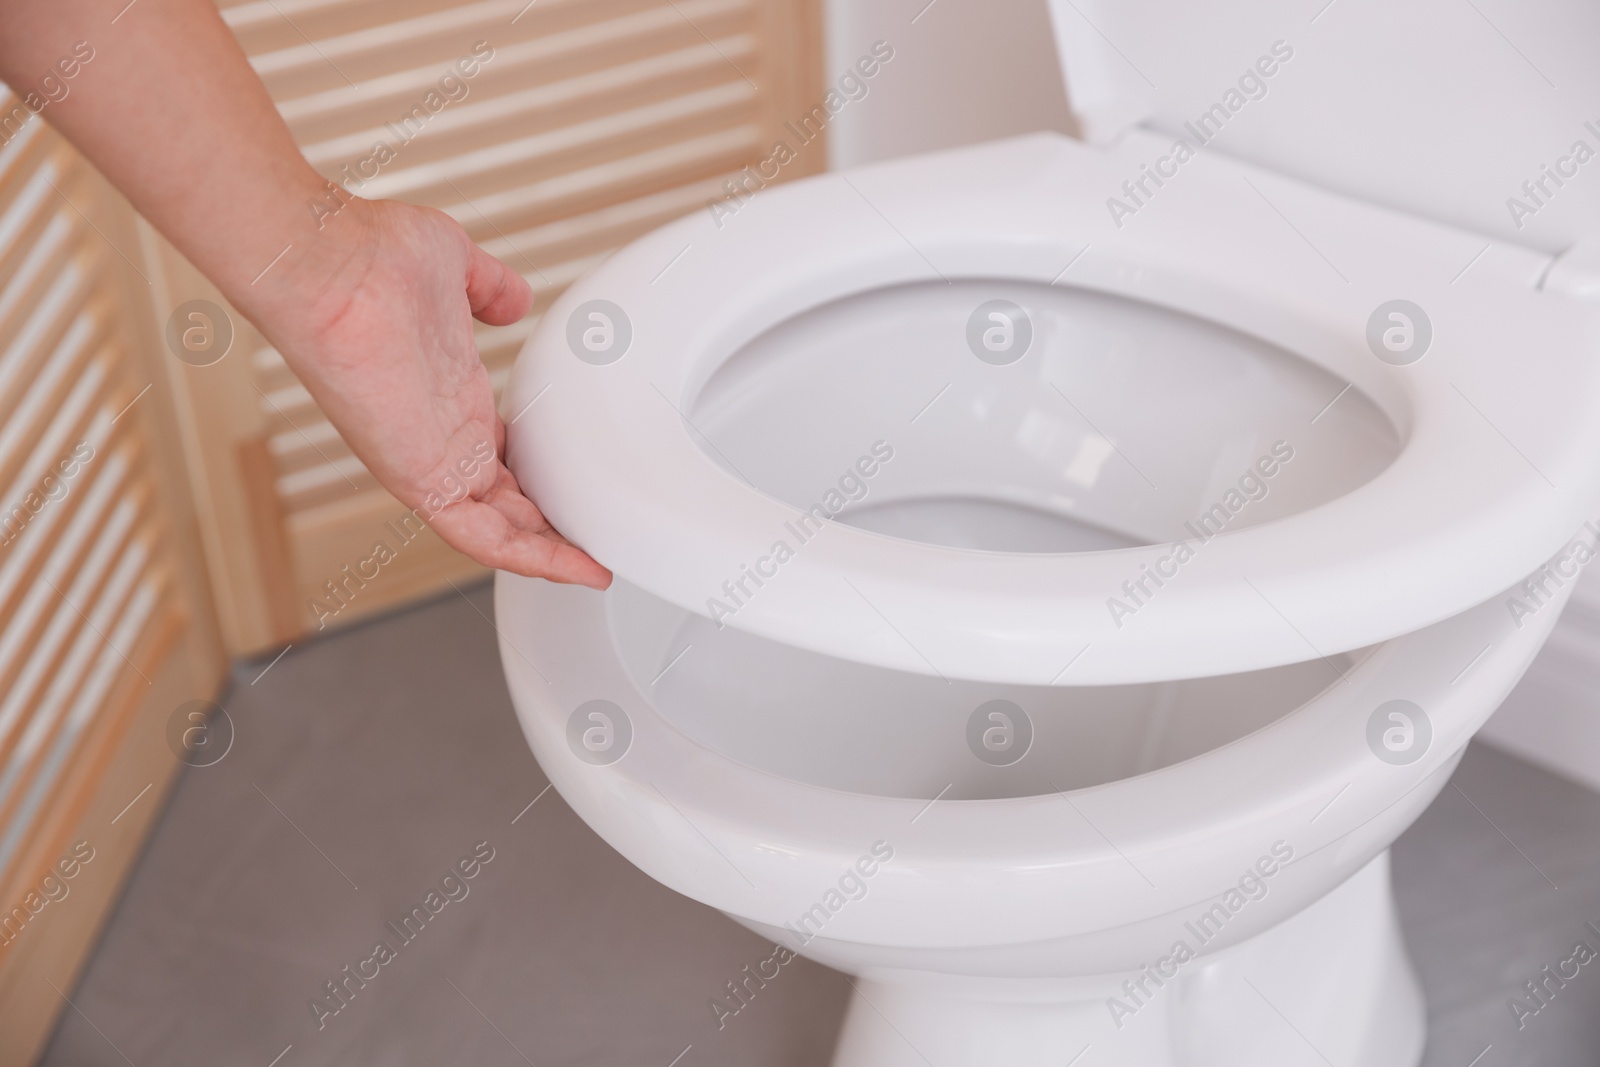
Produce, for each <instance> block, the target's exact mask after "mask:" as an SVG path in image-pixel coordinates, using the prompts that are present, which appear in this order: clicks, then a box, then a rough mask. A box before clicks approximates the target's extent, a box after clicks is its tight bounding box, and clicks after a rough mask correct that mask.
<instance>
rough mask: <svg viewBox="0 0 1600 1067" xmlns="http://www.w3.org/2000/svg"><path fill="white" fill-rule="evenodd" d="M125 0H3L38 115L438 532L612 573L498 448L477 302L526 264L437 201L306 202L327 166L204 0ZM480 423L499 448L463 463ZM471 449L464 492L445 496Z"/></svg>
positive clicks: (476, 549) (501, 307)
mask: <svg viewBox="0 0 1600 1067" xmlns="http://www.w3.org/2000/svg"><path fill="white" fill-rule="evenodd" d="M126 3H127V0H0V79H3V80H4V81H5V82H6V83H7V84H8V85H10V86H11V87H12V88H13V90H14V91H15V92H16V93H17V94H18V95H22V96H26V94H28V93H29V92H34V93H36V94H37V96H36V98H35V99H36V100H44V101H48V102H47V103H45V104H44V107H43V110H42V112H41V117H42V118H44V119H46V120H48V121H49V122H50V124H51V125H53V126H54V127H56V128H57V129H59V130H60V131H61V132H62V133H63V134H64V135H65V136H66V137H67V138H68V139H69V140H71V141H72V142H73V144H74V145H76V146H77V147H78V149H79V150H80V151H82V152H83V154H84V155H85V156H87V157H88V158H89V159H90V160H91V161H92V162H93V163H94V164H95V165H96V166H97V167H99V168H100V170H101V171H102V172H103V173H104V174H105V175H106V177H107V178H109V179H110V181H111V182H112V183H113V184H114V185H116V186H117V188H119V189H120V190H121V191H122V192H123V194H124V195H126V196H127V197H128V199H129V200H130V201H132V203H133V205H134V206H135V207H136V208H138V210H139V211H140V212H141V213H142V214H143V215H144V216H145V218H147V219H149V220H150V222H151V223H152V224H153V225H154V226H155V227H156V228H157V229H158V230H160V231H161V232H162V233H163V234H165V235H166V237H167V239H168V240H170V241H171V242H172V243H173V245H174V246H176V247H177V248H178V250H179V251H181V252H182V253H183V254H184V255H185V256H187V257H188V258H189V260H190V261H191V262H192V263H194V265H195V266H196V267H198V268H199V269H200V270H201V271H202V272H203V273H204V274H205V275H206V276H207V277H209V278H210V279H211V280H212V281H213V282H214V283H215V284H216V285H217V287H218V288H219V289H220V290H221V291H222V292H223V294H224V295H225V296H226V297H227V298H228V300H229V301H230V302H231V303H232V304H233V305H234V306H235V307H236V308H238V309H239V310H240V311H241V312H243V313H244V314H245V315H246V316H248V317H249V319H250V320H251V321H252V322H253V323H255V325H256V326H257V327H258V328H259V329H260V330H261V332H262V333H263V334H264V335H265V336H266V338H267V339H268V340H269V341H271V342H272V344H273V345H274V346H276V347H277V348H278V350H279V351H280V352H282V353H283V356H284V358H285V360H287V361H288V363H289V365H290V367H292V368H293V369H294V371H295V373H296V374H297V375H299V377H300V379H301V380H302V381H303V382H304V383H305V384H306V387H307V388H308V389H309V390H310V391H311V394H312V396H313V397H315V398H316V400H317V402H318V403H319V404H320V405H321V406H322V408H323V410H324V411H325V412H326V413H327V415H328V417H329V418H330V419H331V420H332V421H333V423H334V425H335V426H337V427H338V428H339V430H340V432H341V433H342V434H343V435H344V437H345V439H346V440H347V441H348V442H349V443H350V446H351V448H352V449H354V451H355V453H356V455H357V456H359V457H360V458H361V460H362V461H363V462H364V463H366V465H367V467H368V468H369V469H370V470H371V471H372V472H373V474H374V475H375V476H376V477H377V478H378V480H379V481H380V482H381V483H382V484H383V485H384V486H385V488H387V489H388V490H389V491H390V492H392V493H394V495H395V496H396V497H398V498H399V499H400V500H401V501H402V502H403V503H405V504H406V505H407V506H410V507H422V508H424V509H425V510H426V511H429V512H435V509H437V510H436V513H434V514H431V515H430V518H429V521H430V523H431V525H432V526H433V527H434V529H435V530H437V531H438V533H439V534H440V536H442V537H443V538H444V539H445V540H446V541H447V542H449V543H450V544H452V545H454V546H455V547H456V548H458V549H460V550H462V551H463V552H465V553H467V554H468V555H469V556H472V557H473V558H474V559H476V560H478V561H479V562H480V563H484V564H486V565H489V566H492V567H499V568H503V569H506V570H513V571H517V572H519V573H522V574H530V575H537V576H541V577H547V578H551V579H553V580H556V581H566V582H577V583H581V584H585V585H592V586H595V587H597V588H604V587H605V586H606V585H607V584H608V583H609V582H610V578H611V576H610V573H609V572H608V571H606V569H605V568H603V567H601V566H600V565H599V564H598V563H595V562H594V561H593V560H592V559H590V558H589V557H588V556H587V555H585V554H584V553H583V552H581V551H580V550H578V549H577V548H575V547H573V546H572V545H571V544H570V543H568V542H567V541H566V539H565V538H563V537H561V535H560V534H559V533H557V532H556V531H555V530H554V529H552V528H551V527H550V525H549V523H547V522H546V521H545V520H544V517H543V515H542V514H540V512H539V511H538V509H537V508H536V507H535V506H534V505H533V504H532V503H531V502H530V501H529V500H528V499H527V498H526V497H524V496H523V494H522V492H521V490H520V489H519V488H518V486H517V483H516V480H515V479H514V478H513V477H512V475H511V472H510V471H509V470H507V469H506V467H505V466H504V464H503V463H502V462H501V460H500V457H501V456H503V454H504V442H505V427H504V426H503V425H502V423H501V421H500V419H499V417H498V415H497V414H496V412H495V410H494V399H493V393H492V391H491V388H490V385H489V379H488V375H487V373H486V371H485V370H484V367H483V364H482V362H481V361H480V360H479V358H478V354H477V348H476V346H475V344H474V342H473V337H472V319H473V318H474V317H476V318H478V319H480V320H481V321H483V322H486V323H491V324H494V325H504V324H508V323H511V322H515V321H516V320H518V319H520V318H521V317H522V316H523V315H525V314H527V312H528V309H529V307H530V306H531V303H532V293H531V291H530V290H529V288H528V286H527V283H526V282H524V281H523V280H522V278H521V277H520V276H519V275H518V274H517V273H516V272H515V271H512V270H511V269H510V268H508V267H506V266H505V265H504V264H502V263H501V262H499V261H498V260H496V259H494V258H493V257H492V256H490V255H488V254H487V253H485V252H483V251H482V250H481V249H478V248H477V247H476V246H475V245H473V244H472V242H471V241H470V240H469V239H468V238H467V235H466V233H465V232H464V231H463V230H462V229H461V228H460V226H458V225H457V224H456V223H455V222H454V221H453V220H451V219H450V218H449V217H448V216H446V215H444V214H442V213H440V212H437V211H433V210H430V209H427V208H417V207H412V206H409V205H405V204H400V203H397V202H394V201H366V200H361V199H360V198H357V197H354V196H353V195H351V194H349V193H347V192H345V191H344V190H338V191H337V194H336V195H337V197H338V198H340V199H342V200H347V201H348V203H347V205H346V206H345V207H344V208H342V209H341V210H340V211H338V212H337V213H336V214H332V215H327V214H326V213H324V217H322V218H321V219H319V218H318V217H317V215H315V214H314V213H313V212H312V211H311V210H310V206H309V205H310V204H311V203H313V202H315V201H322V202H324V203H326V202H328V199H329V191H328V187H327V183H326V182H325V181H324V180H323V179H322V177H321V176H320V175H318V174H317V173H316V171H314V170H313V169H312V168H311V166H310V165H309V164H308V163H307V162H306V161H305V159H304V157H302V156H301V154H300V151H299V149H298V148H297V147H296V146H295V143H294V140H293V139H292V137H291V136H290V134H289V130H288V128H287V127H286V126H285V125H284V122H283V120H282V118H281V117H280V116H279V115H278V112H277V109H276V108H275V107H274V106H273V104H272V100H271V99H270V97H268V95H267V91H266V88H265V87H264V86H263V85H262V84H261V81H260V79H259V78H257V77H256V75H255V72H254V71H253V70H252V69H251V68H250V65H249V63H248V61H247V60H246V59H245V56H244V53H243V51H242V50H241V49H240V47H239V45H238V42H236V41H235V40H234V38H233V35H232V33H230V32H229V30H228V28H227V26H226V25H225V24H224V23H223V21H222V18H221V16H220V15H219V14H218V12H217V10H216V8H215V6H214V5H213V3H212V2H211V0H136V2H135V3H133V4H132V5H131V6H126V7H125V5H126ZM119 12H120V14H119ZM113 19H115V21H114V22H113ZM85 54H90V55H91V56H92V57H91V58H89V59H88V60H87V61H84V60H83V59H82V58H81V57H82V56H83V55H85ZM69 69H72V70H73V71H74V73H73V74H72V75H71V76H70V77H68V76H67V75H66V71H67V70H69ZM47 79H52V80H47ZM62 87H65V89H66V94H65V95H64V96H61V95H60V91H61V88H62ZM51 96H56V97H58V99H55V100H51V99H50V97H51ZM29 121H35V122H36V121H39V119H38V118H32V119H30V120H29ZM484 442H489V443H490V444H492V446H493V449H494V454H495V458H494V460H493V461H492V462H486V463H474V462H473V459H474V457H475V456H477V457H481V456H482V455H483V454H484V452H485V451H487V450H486V449H485V448H484ZM469 467H470V468H472V473H471V474H469V475H467V476H466V478H465V481H466V483H467V486H468V488H469V490H470V493H469V495H467V496H466V497H465V498H463V499H460V500H456V501H448V502H441V498H440V496H439V495H438V494H439V487H440V486H441V484H447V485H448V484H453V482H451V481H449V480H448V479H450V478H451V477H452V476H454V477H457V478H459V477H461V475H462V474H463V473H464V472H465V471H466V470H467V469H468V468H469Z"/></svg>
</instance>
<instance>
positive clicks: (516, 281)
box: [467, 245, 533, 326]
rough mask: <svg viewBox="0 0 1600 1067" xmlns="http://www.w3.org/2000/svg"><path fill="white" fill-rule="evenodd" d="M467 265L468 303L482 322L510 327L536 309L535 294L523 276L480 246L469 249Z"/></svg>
mask: <svg viewBox="0 0 1600 1067" xmlns="http://www.w3.org/2000/svg"><path fill="white" fill-rule="evenodd" d="M470 247H471V249H472V251H471V253H470V255H471V259H470V260H469V261H468V263H467V303H469V304H470V305H471V306H472V314H473V316H474V317H475V318H477V319H478V320H479V321H480V322H485V323H488V324H489V325H490V326H509V325H511V324H512V323H513V322H516V321H517V320H518V319H520V318H522V316H524V315H526V314H527V313H528V309H529V308H531V307H533V290H532V289H531V288H529V286H528V283H527V282H526V281H524V280H523V278H522V275H520V274H518V273H517V272H516V271H514V270H512V269H511V268H510V267H508V266H506V265H505V264H504V263H502V262H500V261H499V260H498V259H495V258H494V257H493V256H491V255H490V254H489V253H487V252H485V251H484V250H483V249H481V248H479V247H478V246H477V245H470Z"/></svg>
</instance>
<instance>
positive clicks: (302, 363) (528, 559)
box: [241, 199, 611, 589]
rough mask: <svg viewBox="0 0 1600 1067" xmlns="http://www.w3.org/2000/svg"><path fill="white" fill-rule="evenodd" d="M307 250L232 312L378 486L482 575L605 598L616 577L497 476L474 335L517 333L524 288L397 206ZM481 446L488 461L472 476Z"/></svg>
mask: <svg viewBox="0 0 1600 1067" xmlns="http://www.w3.org/2000/svg"><path fill="white" fill-rule="evenodd" d="M312 241H313V244H312V246H311V247H308V248H307V249H306V253H305V254H302V255H301V256H298V257H296V258H295V260H294V261H293V263H292V266H291V269H290V270H289V271H288V272H287V274H286V275H285V276H283V277H280V278H277V279H274V280H275V282H276V283H277V284H275V285H274V286H273V287H272V288H271V290H270V291H269V292H270V296H267V295H266V294H265V293H264V294H263V296H264V297H265V299H263V300H262V301H261V302H259V303H257V304H255V305H254V306H246V307H244V308H241V310H244V311H245V312H246V314H248V315H249V316H250V318H251V319H252V320H253V321H254V322H255V323H256V325H257V326H258V327H259V328H260V329H261V331H262V333H263V334H264V335H265V336H266V337H267V339H268V340H269V341H271V342H272V344H273V345H274V346H275V347H277V349H278V350H279V351H280V352H281V353H282V354H283V356H284V359H285V360H286V361H287V362H288V364H289V366H290V367H291V368H292V369H293V370H294V372H295V373H296V374H297V375H299V377H300V380H301V381H302V382H304V383H305V386H306V388H307V389H308V390H310V392H311V395H312V397H313V398H314V399H315V400H316V401H317V403H318V404H319V405H320V406H321V407H322V410H323V411H324V412H325V413H326V414H327V416H328V418H329V420H330V421H332V423H333V424H334V426H336V427H337V428H338V429H339V432H340V433H341V434H343V435H344V439H345V441H346V442H348V444H349V445H350V448H351V450H352V451H353V452H355V454H356V455H357V456H358V457H359V458H360V459H361V461H362V462H363V463H365V464H366V465H367V469H368V470H370V471H371V472H372V473H373V476H374V477H376V478H377V479H378V481H379V482H380V483H381V484H382V485H383V486H384V488H386V489H388V490H389V492H391V493H393V494H394V495H395V496H396V497H397V498H398V499H399V500H400V501H401V503H403V504H405V505H406V506H407V507H411V508H423V509H424V511H423V514H425V515H427V518H428V522H429V524H430V525H431V526H432V527H433V529H434V530H435V531H436V532H437V533H438V534H439V536H440V537H442V538H443V539H444V540H445V541H446V542H447V543H448V544H450V545H452V546H454V547H455V548H457V549H459V550H460V551H462V552H464V553H466V554H467V555H468V556H470V557H472V558H473V559H474V560H477V561H478V562H479V563H482V564H484V565H485V566H489V567H495V568H498V569H501V570H509V571H515V572H516V573H518V574H525V575H530V576H533V577H539V578H548V579H550V580H551V581H556V582H567V583H572V584H577V585H587V586H592V587H594V588H596V589H604V588H605V587H606V586H608V585H609V584H610V583H611V572H610V571H608V570H606V568H604V567H602V566H601V565H600V564H598V563H596V562H595V561H594V560H593V559H591V558H590V557H589V556H587V555H586V554H584V552H583V551H582V550H580V549H578V548H577V547H575V546H574V545H573V544H572V543H571V542H570V541H568V540H567V539H566V538H565V537H563V536H561V534H560V533H558V532H557V531H556V530H555V528H554V527H552V526H551V525H550V524H549V522H547V521H546V520H545V517H544V515H543V514H542V513H541V512H540V511H539V509H538V508H537V507H536V506H535V505H534V504H533V502H532V501H530V500H529V499H528V498H527V497H526V496H524V495H523V493H522V490H521V488H520V487H519V486H518V485H517V481H516V478H515V477H514V476H513V475H512V473H511V471H510V470H509V469H508V468H507V467H506V465H505V463H504V462H503V456H504V453H505V425H504V424H503V423H502V422H501V420H500V416H499V414H498V413H497V412H496V411H495V406H494V393H493V390H492V389H491V387H490V384H489V375H488V371H487V370H486V368H485V367H484V365H483V362H482V360H480V359H479V357H478V349H477V345H476V343H475V342H474V339H473V334H472V320H473V318H477V319H479V320H481V321H482V322H485V323H488V324H490V325H494V326H504V325H508V324H510V323H513V322H516V321H517V320H518V319H520V318H522V317H523V316H524V315H526V314H527V313H528V309H529V308H530V307H531V306H532V303H533V293H532V290H530V289H529V288H528V284H527V282H525V281H523V279H522V277H521V276H520V275H518V274H517V273H516V272H515V271H513V270H512V269H511V268H509V267H507V266H506V265H505V264H503V263H501V262H500V261H499V260H497V259H495V258H494V257H493V256H491V255H489V254H488V253H487V252H484V251H483V250H482V249H480V248H478V247H477V246H476V245H474V244H473V243H472V241H471V240H470V239H469V238H468V237H467V234H466V232H465V231H463V230H462V228H461V227H460V226H459V225H458V224H457V223H456V222H455V220H453V219H451V218H450V217H449V216H448V215H445V214H444V213H442V212H439V211H435V210H432V209H431V208H421V207H414V206H412V205H409V204H404V203H400V202H398V201H388V200H384V201H368V200H360V199H351V200H350V201H349V203H348V204H346V205H345V207H344V208H343V209H342V210H341V211H340V212H339V214H338V215H337V216H336V217H333V218H330V219H328V220H327V225H326V227H325V228H324V229H323V230H321V231H320V232H319V233H318V234H317V235H316V236H315V237H314V238H313V239H312ZM486 442H491V443H492V444H493V450H494V454H493V457H492V458H490V459H489V460H488V462H481V461H482V459H483V457H484V455H485V453H487V451H488V449H487V448H485V447H484V445H485V443H486ZM468 472H470V473H468ZM464 475H465V476H464ZM460 482H464V483H465V485H466V488H467V492H466V493H465V494H464V495H460V496H459V498H458V499H456V500H454V501H450V500H448V498H447V497H446V495H445V492H444V491H443V490H442V489H441V486H455V485H457V484H458V483H460ZM458 493H459V490H458ZM452 495H455V494H452ZM441 502H442V503H443V506H442V507H440V506H439V505H440V504H441ZM435 508H438V510H435Z"/></svg>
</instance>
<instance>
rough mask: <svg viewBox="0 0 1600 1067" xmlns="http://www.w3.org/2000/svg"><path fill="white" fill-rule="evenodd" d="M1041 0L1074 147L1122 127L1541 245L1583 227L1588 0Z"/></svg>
mask: <svg viewBox="0 0 1600 1067" xmlns="http://www.w3.org/2000/svg"><path fill="white" fill-rule="evenodd" d="M1048 3H1049V7H1050V11H1051V21H1052V23H1053V25H1054V29H1055V35H1056V44H1057V52H1058V54H1059V55H1060V57H1061V67H1062V74H1063V75H1064V77H1065V80H1066V83H1067V99H1068V103H1069V106H1070V108H1071V110H1072V111H1073V113H1074V115H1075V117H1076V119H1077V121H1078V124H1079V127H1080V128H1081V130H1082V132H1083V133H1084V135H1085V136H1086V137H1087V138H1088V139H1090V140H1092V141H1096V142H1100V143H1107V142H1110V141H1113V140H1115V139H1116V138H1118V137H1120V136H1121V135H1122V134H1123V132H1125V131H1126V130H1128V129H1129V128H1131V127H1133V126H1135V125H1139V126H1142V127H1144V128H1146V129H1148V130H1152V131H1159V133H1160V134H1161V135H1162V137H1163V140H1165V141H1166V142H1167V144H1168V146H1170V145H1171V144H1173V143H1175V142H1177V141H1180V140H1181V141H1183V142H1185V143H1187V144H1188V145H1190V146H1191V147H1192V148H1194V149H1196V150H1204V151H1207V152H1215V153H1219V154H1222V155H1226V156H1230V157H1232V158H1235V159H1241V160H1248V161H1251V162H1254V163H1257V164H1260V165H1263V166H1266V167H1269V168H1271V169H1272V170H1274V171H1277V172H1278V173H1280V174H1285V175H1290V176H1293V177H1297V178H1300V179H1302V180H1305V181H1309V182H1313V183H1315V184H1317V185H1319V186H1321V187H1323V188H1326V189H1332V190H1335V191H1338V192H1342V193H1345V194H1347V195H1351V196H1355V197H1358V198H1360V199H1362V200H1365V201H1368V202H1370V203H1375V204H1383V205H1385V206H1388V207H1391V208H1395V209H1397V210H1401V211H1404V212H1406V213H1408V214H1413V215H1418V216H1421V217H1423V218H1430V219H1434V220H1436V221H1439V222H1443V223H1446V224H1448V225H1454V226H1460V227H1462V228H1464V229H1470V230H1474V231H1476V232H1478V233H1482V234H1486V235H1488V236H1491V237H1498V238H1500V239H1502V240H1505V241H1509V242H1515V243H1518V244H1524V245H1528V246H1530V247H1534V248H1539V249H1542V250H1544V251H1547V252H1551V253H1561V252H1563V251H1565V250H1567V249H1569V248H1571V247H1573V246H1574V245H1576V244H1579V243H1580V242H1583V241H1584V240H1585V239H1586V238H1588V239H1590V240H1593V239H1594V235H1595V234H1596V233H1597V232H1600V64H1597V63H1595V62H1594V60H1593V46H1594V42H1595V41H1597V40H1600V5H1597V4H1594V3H1592V2H1590V0H1517V2H1516V3H1481V2H1480V3H1458V2H1455V0H1416V2H1412V3H1404V4H1391V3H1382V2H1377V0H1339V2H1337V3H1330V2H1328V0H1312V2H1311V3H1309V4H1308V5H1286V4H1282V3H1279V2H1277V0H1188V2H1185V3H1182V4H1173V3H1170V2H1168V0H1048ZM1141 162H1145V163H1150V162H1153V161H1152V160H1148V159H1147V160H1143V161H1141ZM1108 195H1123V194H1120V193H1118V192H1117V191H1116V190H1111V191H1109V192H1108Z"/></svg>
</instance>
